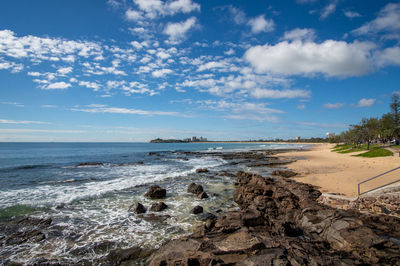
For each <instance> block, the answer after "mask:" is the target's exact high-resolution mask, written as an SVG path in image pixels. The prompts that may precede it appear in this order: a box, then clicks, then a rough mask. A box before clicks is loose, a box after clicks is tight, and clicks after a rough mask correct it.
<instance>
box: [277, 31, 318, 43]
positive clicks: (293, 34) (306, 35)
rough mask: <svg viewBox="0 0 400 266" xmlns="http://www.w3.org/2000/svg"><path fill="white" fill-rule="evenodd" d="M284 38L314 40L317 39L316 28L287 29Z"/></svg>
mask: <svg viewBox="0 0 400 266" xmlns="http://www.w3.org/2000/svg"><path fill="white" fill-rule="evenodd" d="M282 39H284V40H289V41H296V40H306V41H313V40H314V39H315V30H313V29H300V28H296V29H293V30H290V31H286V32H285V34H284V36H283V38H282Z"/></svg>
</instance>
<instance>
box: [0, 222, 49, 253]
mask: <svg viewBox="0 0 400 266" xmlns="http://www.w3.org/2000/svg"><path fill="white" fill-rule="evenodd" d="M51 223H52V220H51V219H50V218H48V219H42V218H35V217H24V218H16V219H11V220H6V221H2V222H1V223H0V232H1V233H0V246H2V247H6V246H10V245H21V244H24V243H37V242H40V241H42V240H44V239H46V235H45V233H44V232H45V230H46V229H47V228H48V227H49V226H50V225H51ZM0 259H1V258H0Z"/></svg>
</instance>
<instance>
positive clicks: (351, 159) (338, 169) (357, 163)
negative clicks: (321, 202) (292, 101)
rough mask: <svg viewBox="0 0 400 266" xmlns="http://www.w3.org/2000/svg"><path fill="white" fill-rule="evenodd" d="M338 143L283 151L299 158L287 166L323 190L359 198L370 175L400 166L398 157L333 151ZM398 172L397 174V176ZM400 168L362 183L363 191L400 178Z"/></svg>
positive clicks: (289, 156) (287, 154) (284, 154)
mask: <svg viewBox="0 0 400 266" xmlns="http://www.w3.org/2000/svg"><path fill="white" fill-rule="evenodd" d="M334 146H335V145H334V144H315V145H314V146H313V148H312V149H311V150H308V151H294V152H287V153H281V154H279V155H278V156H279V157H280V158H297V159H298V160H297V161H296V162H293V163H290V164H288V165H287V167H288V168H289V169H292V170H293V171H295V172H297V173H298V176H297V177H295V178H294V179H295V180H296V181H299V182H303V183H308V184H312V185H315V186H318V187H319V188H320V191H321V192H322V193H339V194H343V195H345V196H347V197H357V184H358V183H359V182H361V181H363V180H366V179H368V178H370V177H373V176H376V175H378V174H380V173H383V172H385V171H388V170H391V169H393V168H396V167H399V166H400V158H399V157H395V156H389V157H377V158H363V157H355V156H353V155H356V154H358V153H347V154H340V153H337V152H332V151H331V150H332V148H333V147H334ZM396 174H397V175H396ZM398 174H399V170H398V171H395V173H393V174H389V175H386V176H385V177H382V178H379V179H377V180H376V181H372V182H368V183H367V184H364V185H362V186H361V191H366V190H368V189H370V188H373V187H376V186H379V185H383V184H385V183H388V182H391V181H394V180H395V179H396V178H398V176H399V175H398Z"/></svg>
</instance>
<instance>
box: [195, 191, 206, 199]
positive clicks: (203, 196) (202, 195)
mask: <svg viewBox="0 0 400 266" xmlns="http://www.w3.org/2000/svg"><path fill="white" fill-rule="evenodd" d="M197 197H198V198H199V199H207V198H208V195H207V193H206V192H204V191H203V192H201V193H199V194H197Z"/></svg>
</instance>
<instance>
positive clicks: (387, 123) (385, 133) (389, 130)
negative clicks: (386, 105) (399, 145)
mask: <svg viewBox="0 0 400 266" xmlns="http://www.w3.org/2000/svg"><path fill="white" fill-rule="evenodd" d="M395 134H396V123H395V121H394V116H393V115H392V114H391V113H388V114H384V115H382V117H381V119H380V120H379V135H380V138H381V139H387V140H389V141H390V140H392V139H393V138H394V137H395Z"/></svg>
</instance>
